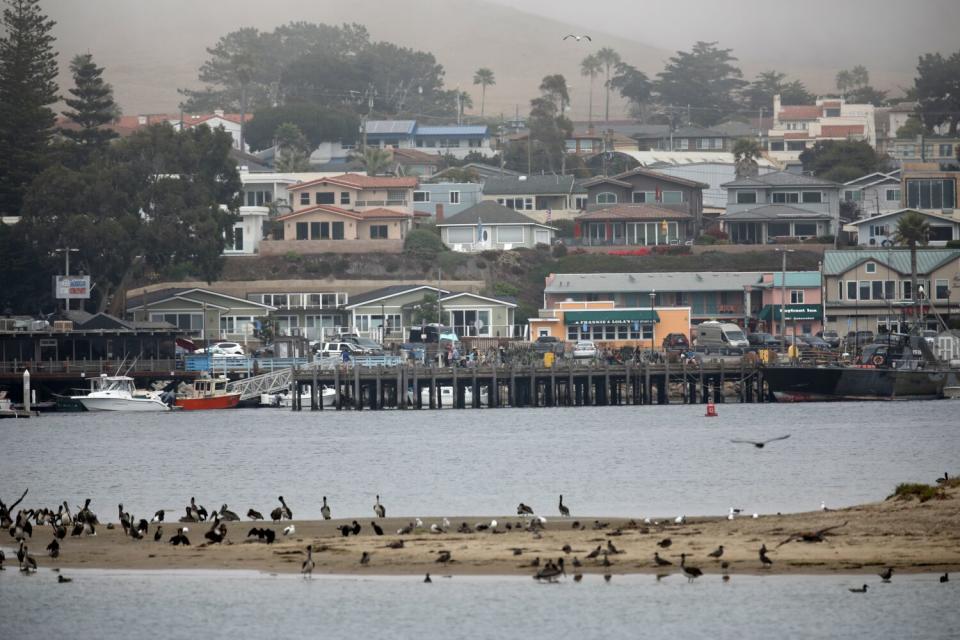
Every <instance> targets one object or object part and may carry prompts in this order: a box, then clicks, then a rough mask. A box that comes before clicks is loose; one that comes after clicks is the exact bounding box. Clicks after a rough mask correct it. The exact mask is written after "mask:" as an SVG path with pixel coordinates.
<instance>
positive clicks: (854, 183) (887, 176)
mask: <svg viewBox="0 0 960 640" xmlns="http://www.w3.org/2000/svg"><path fill="white" fill-rule="evenodd" d="M842 191H843V200H844V202H852V203H854V206H855V207H856V209H857V217H863V218H869V217H870V216H876V215H880V214H881V213H889V212H891V211H897V210H899V209H900V208H901V207H902V205H901V203H900V170H899V169H897V170H896V171H891V172H889V173H881V172H876V173H871V174H869V175H865V176H861V177H859V178H857V179H856V180H851V181H849V182H845V183H844V184H843V189H842Z"/></svg>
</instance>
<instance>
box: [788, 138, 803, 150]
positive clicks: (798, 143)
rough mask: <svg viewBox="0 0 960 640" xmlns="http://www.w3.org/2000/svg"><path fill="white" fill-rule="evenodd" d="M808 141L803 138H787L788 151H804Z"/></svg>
mask: <svg viewBox="0 0 960 640" xmlns="http://www.w3.org/2000/svg"><path fill="white" fill-rule="evenodd" d="M806 148H807V143H806V142H804V141H803V140H787V151H803V150H804V149H806Z"/></svg>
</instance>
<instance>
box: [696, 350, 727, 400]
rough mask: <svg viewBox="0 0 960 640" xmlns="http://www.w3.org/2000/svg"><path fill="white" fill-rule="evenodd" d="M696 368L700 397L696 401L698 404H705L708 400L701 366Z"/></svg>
mask: <svg viewBox="0 0 960 640" xmlns="http://www.w3.org/2000/svg"><path fill="white" fill-rule="evenodd" d="M720 362H723V360H721V361H720ZM697 368H698V369H699V370H700V396H699V398H700V399H699V400H698V402H701V403H703V404H706V403H707V402H708V401H709V400H708V397H709V396H707V386H706V385H705V384H704V383H703V365H700V366H699V367H697Z"/></svg>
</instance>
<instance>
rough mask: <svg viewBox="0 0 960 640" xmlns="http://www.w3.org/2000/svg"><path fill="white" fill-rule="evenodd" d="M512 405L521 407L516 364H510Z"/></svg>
mask: <svg viewBox="0 0 960 640" xmlns="http://www.w3.org/2000/svg"><path fill="white" fill-rule="evenodd" d="M510 406H511V407H514V408H516V407H519V406H520V405H519V404H517V370H516V369H515V368H514V366H513V365H512V364H511V365H510Z"/></svg>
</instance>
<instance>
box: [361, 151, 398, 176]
mask: <svg viewBox="0 0 960 640" xmlns="http://www.w3.org/2000/svg"><path fill="white" fill-rule="evenodd" d="M392 157H393V154H392V153H390V151H389V150H387V149H381V148H379V147H367V148H366V149H364V150H363V155H361V156H360V162H362V163H363V166H364V168H366V170H367V175H370V176H375V175H378V174H381V173H383V172H384V171H386V169H387V165H389V163H390V159H391V158H392Z"/></svg>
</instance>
